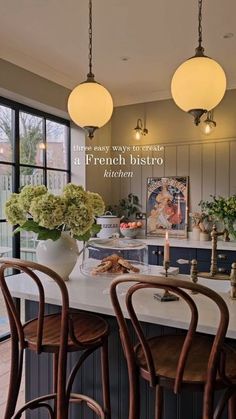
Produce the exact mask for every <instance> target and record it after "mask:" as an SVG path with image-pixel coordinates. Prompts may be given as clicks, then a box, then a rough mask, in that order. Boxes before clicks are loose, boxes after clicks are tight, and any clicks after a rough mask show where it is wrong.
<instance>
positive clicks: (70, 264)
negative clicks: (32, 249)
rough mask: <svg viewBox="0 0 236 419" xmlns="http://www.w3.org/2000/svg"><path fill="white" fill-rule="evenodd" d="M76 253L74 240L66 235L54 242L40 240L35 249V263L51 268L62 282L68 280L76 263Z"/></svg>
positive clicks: (63, 234) (76, 248)
mask: <svg viewBox="0 0 236 419" xmlns="http://www.w3.org/2000/svg"><path fill="white" fill-rule="evenodd" d="M78 253H79V252H78V247H77V243H76V240H75V239H73V238H72V237H70V235H69V234H67V233H62V234H61V237H60V238H59V239H58V240H56V241H53V240H51V239H49V240H40V241H39V243H38V245H37V248H36V258H37V262H38V263H40V264H42V265H44V266H47V267H48V268H51V269H52V270H53V271H55V272H56V273H58V274H59V275H60V276H61V277H62V279H64V281H68V280H69V275H70V273H71V272H72V270H73V268H74V266H75V264H76V262H77V258H78Z"/></svg>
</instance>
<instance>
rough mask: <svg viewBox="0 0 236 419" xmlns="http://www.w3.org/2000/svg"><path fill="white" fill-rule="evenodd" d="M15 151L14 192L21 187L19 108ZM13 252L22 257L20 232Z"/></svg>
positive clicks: (14, 125)
mask: <svg viewBox="0 0 236 419" xmlns="http://www.w3.org/2000/svg"><path fill="white" fill-rule="evenodd" d="M13 114H14V118H13V152H14V162H15V166H14V167H13V192H19V189H20V121H19V109H15V110H14V111H13ZM12 253H13V257H15V258H20V233H17V234H15V235H14V236H13V238H12Z"/></svg>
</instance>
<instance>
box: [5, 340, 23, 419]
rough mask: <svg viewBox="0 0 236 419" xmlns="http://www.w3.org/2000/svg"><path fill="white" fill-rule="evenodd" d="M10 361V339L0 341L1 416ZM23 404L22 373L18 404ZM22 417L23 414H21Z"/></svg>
mask: <svg viewBox="0 0 236 419" xmlns="http://www.w3.org/2000/svg"><path fill="white" fill-rule="evenodd" d="M10 362H11V345H10V340H7V341H6V342H2V343H0V412H1V413H0V417H1V418H2V417H3V412H4V411H5V406H6V399H7V389H8V383H9V372H10ZM22 404H24V375H23V377H22V383H21V388H20V394H19V400H18V406H19V407H20V406H21V405H22ZM22 418H23V416H22Z"/></svg>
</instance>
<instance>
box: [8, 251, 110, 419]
mask: <svg viewBox="0 0 236 419" xmlns="http://www.w3.org/2000/svg"><path fill="white" fill-rule="evenodd" d="M8 268H12V269H17V270H19V271H20V272H24V273H25V274H27V275H28V276H29V277H30V278H31V280H32V281H34V283H35V284H36V286H37V289H38V295H39V311H38V317H37V318H35V319H32V320H30V321H28V322H27V323H25V324H22V323H21V319H20V315H19V313H18V312H17V310H16V308H15V305H14V301H13V298H12V296H11V293H10V290H9V287H8V285H7V283H8V281H11V278H10V277H8V278H7V281H6V277H5V272H6V269H8ZM39 273H43V274H46V275H47V276H48V277H50V278H51V279H53V280H54V281H55V283H56V284H57V286H58V287H59V289H60V294H61V299H62V309H61V312H60V313H58V314H52V315H45V314H44V311H45V293H44V287H43V281H42V280H41V279H40V277H39V275H38V274H39ZM0 287H1V290H2V293H3V296H4V300H5V303H6V308H7V312H8V317H9V323H10V331H11V346H12V354H11V371H10V383H9V390H8V400H7V406H6V411H5V414H4V419H11V418H14V419H19V418H20V417H21V414H22V412H24V411H25V410H26V409H31V410H33V409H36V408H45V409H47V411H48V414H49V417H50V418H51V419H68V409H69V403H70V402H74V403H81V402H84V403H86V404H87V406H88V407H89V408H91V409H92V410H93V411H94V412H95V413H96V414H97V415H98V416H99V417H100V418H102V419H110V392H109V369H108V335H109V326H108V324H107V322H106V321H105V320H104V319H102V318H101V317H99V316H96V315H92V314H89V313H75V312H72V311H71V310H70V308H69V297H68V291H67V287H66V284H65V282H64V281H63V280H62V279H61V278H60V276H59V275H57V274H56V273H55V272H53V271H52V270H51V269H49V268H47V267H45V266H42V265H39V264H37V263H34V262H28V261H22V260H19V259H0ZM26 348H27V349H29V350H32V351H35V352H36V353H38V354H40V353H43V352H46V353H52V354H53V359H54V373H53V376H54V389H53V393H51V394H47V395H45V396H42V397H38V398H36V399H34V400H31V401H29V402H28V403H26V404H25V405H24V406H22V408H20V409H19V410H18V412H15V408H16V403H17V398H18V393H19V388H20V383H21V375H22V362H23V353H24V350H25V349H26ZM98 348H100V349H101V365H102V388H103V407H101V406H100V405H99V404H98V403H97V402H96V401H95V400H93V399H91V398H90V397H88V396H86V395H83V394H74V393H71V389H72V385H73V382H74V378H75V376H76V374H77V372H78V370H79V368H80V367H81V365H82V363H83V362H84V361H85V360H86V358H87V357H88V356H89V355H90V354H92V353H93V352H94V351H95V350H97V349H98ZM68 352H81V355H80V358H79V360H78V362H77V363H76V365H75V366H74V367H73V369H72V371H71V373H70V375H69V378H68V380H67V377H66V368H67V353H68ZM51 400H53V401H54V403H53V406H54V407H53V408H52V407H51V404H50V403H49V402H50V401H51Z"/></svg>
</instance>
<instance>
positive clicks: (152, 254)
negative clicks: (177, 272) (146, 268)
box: [148, 246, 159, 265]
mask: <svg viewBox="0 0 236 419" xmlns="http://www.w3.org/2000/svg"><path fill="white" fill-rule="evenodd" d="M158 251H159V247H158V246H148V263H149V265H159V255H158Z"/></svg>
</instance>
